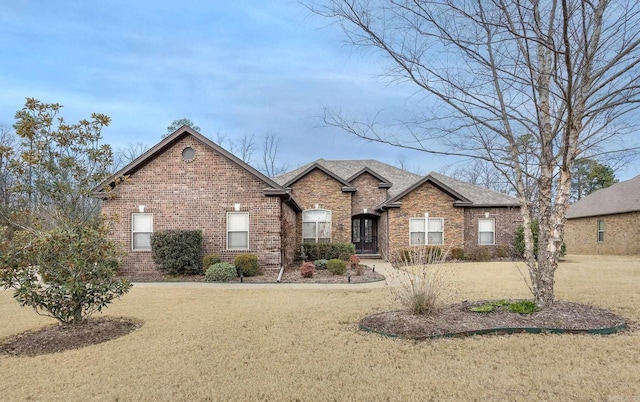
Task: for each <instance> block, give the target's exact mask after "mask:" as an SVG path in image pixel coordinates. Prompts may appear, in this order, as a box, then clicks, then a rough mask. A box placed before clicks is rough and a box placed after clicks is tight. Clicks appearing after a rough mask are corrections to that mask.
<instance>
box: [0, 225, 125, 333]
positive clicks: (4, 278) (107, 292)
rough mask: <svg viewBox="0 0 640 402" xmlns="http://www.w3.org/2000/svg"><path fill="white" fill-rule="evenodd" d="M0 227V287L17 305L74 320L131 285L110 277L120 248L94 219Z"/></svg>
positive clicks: (103, 226)
mask: <svg viewBox="0 0 640 402" xmlns="http://www.w3.org/2000/svg"><path fill="white" fill-rule="evenodd" d="M5 229H6V228H0V286H2V287H3V288H4V289H13V290H14V291H15V293H14V298H15V299H16V300H17V301H18V303H20V304H21V305H22V306H29V307H33V309H34V310H35V311H36V313H38V314H40V315H47V316H50V317H53V318H55V319H57V320H59V321H60V322H62V323H69V324H79V323H82V322H84V321H85V320H86V319H87V318H88V317H90V316H91V314H93V313H94V312H96V311H101V310H102V309H103V308H104V307H106V306H107V305H108V304H109V303H111V301H112V300H114V299H116V298H119V297H120V296H122V295H124V294H125V293H127V292H128V291H129V289H130V288H131V284H130V283H129V282H128V281H126V280H124V279H118V278H116V270H117V268H118V265H119V257H120V253H119V252H118V248H117V247H116V245H115V244H114V243H113V242H111V241H109V240H108V239H107V237H106V236H107V232H108V228H107V226H106V225H105V224H104V223H103V222H102V221H100V220H96V221H94V222H93V223H91V224H87V223H83V224H78V225H70V226H66V227H62V228H57V229H52V230H45V231H20V232H17V233H14V234H13V235H12V236H7V233H6V231H5Z"/></svg>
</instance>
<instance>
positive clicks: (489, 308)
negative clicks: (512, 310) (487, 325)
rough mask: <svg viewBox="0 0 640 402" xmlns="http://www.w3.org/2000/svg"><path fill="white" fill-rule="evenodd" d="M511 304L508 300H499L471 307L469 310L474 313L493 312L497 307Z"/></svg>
mask: <svg viewBox="0 0 640 402" xmlns="http://www.w3.org/2000/svg"><path fill="white" fill-rule="evenodd" d="M510 304H511V302H510V301H508V300H497V301H492V302H489V303H485V304H482V305H480V306H477V307H471V308H470V309H469V310H470V311H472V312H474V313H493V312H494V311H495V310H496V309H497V308H500V307H506V306H509V305H510Z"/></svg>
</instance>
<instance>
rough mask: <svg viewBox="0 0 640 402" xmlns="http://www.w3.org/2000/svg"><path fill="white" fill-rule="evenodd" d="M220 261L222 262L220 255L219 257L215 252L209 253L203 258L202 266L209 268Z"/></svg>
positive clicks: (205, 268)
mask: <svg viewBox="0 0 640 402" xmlns="http://www.w3.org/2000/svg"><path fill="white" fill-rule="evenodd" d="M219 262H222V260H221V259H220V257H218V256H217V255H215V254H207V255H205V256H204V258H203V259H202V268H203V269H204V270H207V269H208V268H209V267H210V266H212V265H213V264H217V263H219Z"/></svg>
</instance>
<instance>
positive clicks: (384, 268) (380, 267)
mask: <svg viewBox="0 0 640 402" xmlns="http://www.w3.org/2000/svg"><path fill="white" fill-rule="evenodd" d="M360 263H361V264H363V265H367V266H369V267H373V266H375V267H376V272H379V273H381V274H382V275H384V276H385V278H387V280H386V281H384V280H383V281H378V282H366V283H237V282H234V283H216V282H134V283H133V286H134V287H136V288H205V289H209V288H211V289H369V288H383V287H385V286H387V282H388V280H389V279H390V278H389V274H388V271H389V270H390V269H392V268H391V264H389V263H388V262H386V261H384V260H362V261H360Z"/></svg>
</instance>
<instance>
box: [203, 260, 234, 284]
mask: <svg viewBox="0 0 640 402" xmlns="http://www.w3.org/2000/svg"><path fill="white" fill-rule="evenodd" d="M237 277H238V273H237V271H236V267H235V266H234V265H233V264H229V263H228V262H219V263H216V264H213V265H211V266H210V267H209V268H208V269H207V272H206V273H205V274H204V279H205V280H206V281H207V282H229V281H230V280H232V279H233V278H237Z"/></svg>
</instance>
